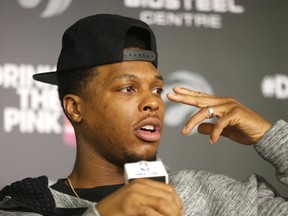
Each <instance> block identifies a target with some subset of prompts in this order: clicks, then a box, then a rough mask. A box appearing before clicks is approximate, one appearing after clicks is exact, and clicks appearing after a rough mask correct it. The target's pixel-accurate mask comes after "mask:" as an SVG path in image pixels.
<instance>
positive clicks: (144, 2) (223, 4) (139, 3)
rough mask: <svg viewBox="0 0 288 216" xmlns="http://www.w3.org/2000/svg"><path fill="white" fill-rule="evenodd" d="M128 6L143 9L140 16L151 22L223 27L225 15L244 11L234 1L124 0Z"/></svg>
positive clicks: (168, 24) (160, 24)
mask: <svg viewBox="0 0 288 216" xmlns="http://www.w3.org/2000/svg"><path fill="white" fill-rule="evenodd" d="M123 4H124V6H125V7H126V8H130V9H140V10H141V11H140V13H139V19H141V20H142V21H144V22H146V23H147V24H149V25H158V26H176V27H181V26H185V27H192V26H193V27H196V28H200V27H202V28H212V29H221V28H223V17H222V15H223V14H242V13H244V12H245V8H244V7H243V6H242V5H239V4H236V2H235V0H124V2H123Z"/></svg>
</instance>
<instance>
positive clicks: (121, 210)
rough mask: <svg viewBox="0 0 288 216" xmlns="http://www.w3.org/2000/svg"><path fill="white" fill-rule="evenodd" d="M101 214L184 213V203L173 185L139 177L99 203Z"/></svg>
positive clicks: (169, 214) (176, 215)
mask: <svg viewBox="0 0 288 216" xmlns="http://www.w3.org/2000/svg"><path fill="white" fill-rule="evenodd" d="M97 209H98V211H99V213H100V214H101V215H135V216H136V215H137V216H138V215H147V216H148V215H149V216H150V215H152V216H153V215H155V216H156V215H165V216H180V215H182V204H181V202H180V199H179V198H178V196H177V194H176V193H175V191H174V189H173V187H172V186H171V185H167V184H164V183H161V182H157V181H153V180H149V179H137V180H133V181H132V182H131V183H129V184H128V185H126V186H125V187H123V188H121V189H120V190H118V191H116V192H115V193H113V194H111V195H110V196H108V197H107V198H105V199H103V200H102V201H100V202H99V203H98V204H97Z"/></svg>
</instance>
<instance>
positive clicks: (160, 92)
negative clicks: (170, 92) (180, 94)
mask: <svg viewBox="0 0 288 216" xmlns="http://www.w3.org/2000/svg"><path fill="white" fill-rule="evenodd" d="M152 92H153V93H155V94H158V95H162V94H163V92H164V89H163V88H155V89H153V91H152Z"/></svg>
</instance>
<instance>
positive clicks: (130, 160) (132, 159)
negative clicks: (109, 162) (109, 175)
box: [117, 153, 157, 166]
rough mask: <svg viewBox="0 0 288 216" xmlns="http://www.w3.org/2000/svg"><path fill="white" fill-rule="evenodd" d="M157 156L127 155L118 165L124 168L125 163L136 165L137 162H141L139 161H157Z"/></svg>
mask: <svg viewBox="0 0 288 216" xmlns="http://www.w3.org/2000/svg"><path fill="white" fill-rule="evenodd" d="M156 155H157V154H156V153H155V154H153V155H136V154H133V155H132V154H126V155H125V156H124V157H123V160H122V161H121V160H120V161H118V163H117V164H118V165H120V166H124V164H125V163H135V162H139V161H156V158H157V156H156Z"/></svg>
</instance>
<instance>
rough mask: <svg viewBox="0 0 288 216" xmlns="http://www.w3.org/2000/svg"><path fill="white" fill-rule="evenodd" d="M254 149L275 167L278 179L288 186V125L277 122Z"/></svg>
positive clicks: (283, 122)
mask: <svg viewBox="0 0 288 216" xmlns="http://www.w3.org/2000/svg"><path fill="white" fill-rule="evenodd" d="M254 148H255V149H256V151H257V152H258V153H259V154H260V155H261V156H262V157H263V158H264V159H265V160H267V161H268V162H270V163H271V164H272V165H273V166H274V167H275V169H276V177H277V179H278V180H279V181H280V182H281V183H283V184H285V185H287V186H288V123H287V122H285V121H283V120H279V121H277V122H276V123H275V124H274V125H273V127H272V128H271V129H270V130H269V131H267V132H266V134H265V135H264V136H263V137H262V138H261V139H260V141H259V142H258V143H257V144H256V145H254Z"/></svg>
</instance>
